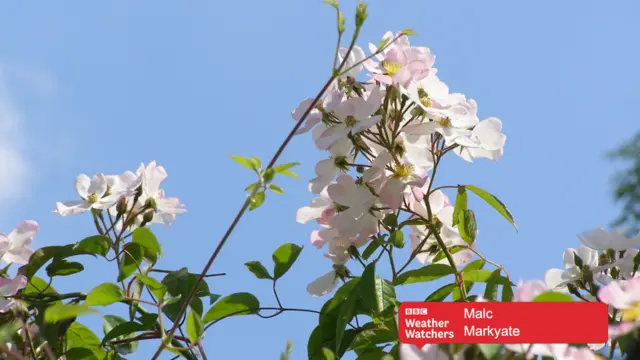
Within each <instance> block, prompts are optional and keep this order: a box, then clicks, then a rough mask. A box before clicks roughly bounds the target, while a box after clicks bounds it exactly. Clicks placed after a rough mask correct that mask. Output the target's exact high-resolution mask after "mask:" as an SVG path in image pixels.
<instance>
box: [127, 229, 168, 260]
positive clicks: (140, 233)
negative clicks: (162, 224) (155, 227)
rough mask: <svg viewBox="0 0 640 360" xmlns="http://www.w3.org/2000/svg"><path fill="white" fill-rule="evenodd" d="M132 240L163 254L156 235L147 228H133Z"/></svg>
mask: <svg viewBox="0 0 640 360" xmlns="http://www.w3.org/2000/svg"><path fill="white" fill-rule="evenodd" d="M132 237H133V240H132V241H133V242H134V243H136V244H140V245H142V246H143V247H145V248H147V249H149V250H151V251H153V252H154V253H156V254H158V255H160V256H163V253H162V246H161V245H160V242H159V241H158V239H157V238H156V236H155V235H154V234H153V233H152V232H151V230H149V229H147V228H137V229H135V230H133V235H132Z"/></svg>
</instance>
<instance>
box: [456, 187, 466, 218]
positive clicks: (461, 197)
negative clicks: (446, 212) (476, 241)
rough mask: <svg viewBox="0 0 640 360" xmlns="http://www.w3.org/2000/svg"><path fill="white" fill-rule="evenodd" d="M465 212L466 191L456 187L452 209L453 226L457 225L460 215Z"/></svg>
mask: <svg viewBox="0 0 640 360" xmlns="http://www.w3.org/2000/svg"><path fill="white" fill-rule="evenodd" d="M464 210H467V190H466V189H465V188H464V186H458V195H457V196H456V204H455V206H454V208H453V225H454V226H455V225H458V220H459V217H460V213H461V212H462V211H464Z"/></svg>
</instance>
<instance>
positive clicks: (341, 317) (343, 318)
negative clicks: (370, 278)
mask: <svg viewBox="0 0 640 360" xmlns="http://www.w3.org/2000/svg"><path fill="white" fill-rule="evenodd" d="M359 285H360V283H358V284H357V286H356V288H355V289H354V291H352V292H351V293H349V295H347V298H346V299H345V300H344V302H343V303H342V306H341V307H340V310H339V311H338V321H337V323H336V344H335V351H336V352H338V353H339V352H340V348H341V345H342V341H343V338H344V335H345V328H346V326H347V323H348V322H349V321H351V319H353V317H354V316H355V314H356V304H357V300H358V298H359V290H360V289H359V288H358V287H359Z"/></svg>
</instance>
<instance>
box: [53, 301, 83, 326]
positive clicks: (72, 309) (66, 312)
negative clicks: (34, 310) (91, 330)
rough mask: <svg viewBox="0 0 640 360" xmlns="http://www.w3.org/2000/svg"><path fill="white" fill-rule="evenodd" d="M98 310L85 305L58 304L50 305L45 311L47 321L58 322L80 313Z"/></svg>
mask: <svg viewBox="0 0 640 360" xmlns="http://www.w3.org/2000/svg"><path fill="white" fill-rule="evenodd" d="M95 312H96V311H95V310H93V309H92V308H90V307H87V306H84V305H73V304H58V305H53V306H49V307H48V308H47V309H46V310H45V313H44V321H45V322H46V323H50V324H51V323H57V322H60V321H63V320H68V319H72V318H75V317H77V316H78V315H83V314H90V313H95Z"/></svg>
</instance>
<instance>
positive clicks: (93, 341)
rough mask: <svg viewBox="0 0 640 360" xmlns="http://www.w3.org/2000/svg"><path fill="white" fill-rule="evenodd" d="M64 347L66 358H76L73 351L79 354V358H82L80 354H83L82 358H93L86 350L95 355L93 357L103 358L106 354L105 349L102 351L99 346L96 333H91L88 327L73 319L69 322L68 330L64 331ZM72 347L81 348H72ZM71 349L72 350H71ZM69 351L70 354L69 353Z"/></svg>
mask: <svg viewBox="0 0 640 360" xmlns="http://www.w3.org/2000/svg"><path fill="white" fill-rule="evenodd" d="M66 348H67V350H68V352H67V359H74V360H75V359H76V357H71V356H75V355H73V354H74V353H75V354H77V356H80V359H83V357H82V356H85V357H84V359H94V357H92V356H91V355H90V354H89V353H88V352H87V351H86V350H89V351H91V352H92V353H93V355H94V356H95V359H100V360H102V359H104V358H105V357H106V355H107V353H106V351H104V350H103V349H102V348H101V347H100V339H99V338H98V336H96V334H94V333H93V331H91V330H90V329H89V328H88V327H86V326H84V325H82V324H80V323H79V322H77V321H74V322H73V323H72V324H70V326H69V328H68V330H67V331H66ZM73 349H83V350H73ZM72 351H73V352H72ZM70 352H71V354H72V355H71V356H70V355H69V353H70Z"/></svg>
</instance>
